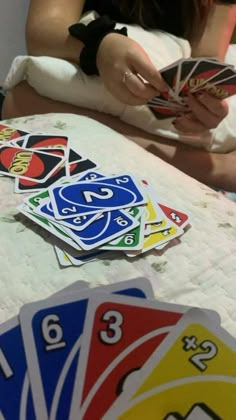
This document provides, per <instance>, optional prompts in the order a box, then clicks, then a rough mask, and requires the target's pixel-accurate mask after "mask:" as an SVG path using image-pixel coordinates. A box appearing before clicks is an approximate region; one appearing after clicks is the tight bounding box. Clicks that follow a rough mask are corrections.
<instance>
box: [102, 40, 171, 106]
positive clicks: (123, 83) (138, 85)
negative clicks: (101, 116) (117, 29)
mask: <svg viewBox="0 0 236 420" xmlns="http://www.w3.org/2000/svg"><path fill="white" fill-rule="evenodd" d="M97 67H98V71H99V74H100V77H101V79H102V81H103V83H104V85H105V86H106V88H107V89H108V90H109V91H110V92H111V93H112V95H113V96H115V97H116V98H117V99H119V100H120V101H121V102H123V103H125V104H129V105H142V104H145V103H147V101H148V100H149V99H151V98H153V97H154V96H156V95H158V94H159V93H160V92H162V91H165V90H167V87H166V85H165V82H164V80H163V79H162V77H161V75H160V73H159V72H158V70H157V69H156V68H155V66H154V65H153V64H152V63H151V61H150V59H149V57H148V56H147V54H146V53H145V51H144V50H143V49H142V47H141V46H140V45H139V44H138V43H137V42H135V41H133V40H132V39H130V38H128V37H126V36H123V35H120V34H116V33H111V34H108V35H106V36H105V38H104V39H103V40H102V42H101V44H100V46H99V48H98V53H97Z"/></svg>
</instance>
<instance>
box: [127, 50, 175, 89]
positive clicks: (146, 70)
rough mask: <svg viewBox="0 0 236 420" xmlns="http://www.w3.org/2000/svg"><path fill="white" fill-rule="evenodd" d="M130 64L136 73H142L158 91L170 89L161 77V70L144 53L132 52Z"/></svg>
mask: <svg viewBox="0 0 236 420" xmlns="http://www.w3.org/2000/svg"><path fill="white" fill-rule="evenodd" d="M129 65H130V67H131V68H132V69H133V70H134V72H135V73H138V74H140V76H141V77H142V78H143V79H145V80H146V81H147V82H148V83H150V85H152V86H153V87H154V88H155V89H156V90H157V91H158V92H164V91H167V90H168V86H167V85H166V83H165V81H164V80H163V78H162V77H161V74H160V72H159V71H158V70H157V69H156V67H155V66H154V65H153V64H152V63H151V61H150V59H149V58H148V56H147V55H145V54H144V53H142V54H137V53H135V54H132V55H131V56H130V57H129Z"/></svg>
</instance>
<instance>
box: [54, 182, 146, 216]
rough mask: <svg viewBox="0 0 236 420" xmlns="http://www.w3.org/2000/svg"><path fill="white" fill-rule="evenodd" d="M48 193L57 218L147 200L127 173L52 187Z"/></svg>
mask: <svg viewBox="0 0 236 420" xmlns="http://www.w3.org/2000/svg"><path fill="white" fill-rule="evenodd" d="M112 180H113V181H112ZM131 186H132V189H131ZM49 194H50V199H51V202H52V206H53V211H54V214H55V217H56V218H58V219H66V218H68V217H71V216H73V215H83V214H92V213H97V212H103V211H109V210H115V209H121V208H126V207H130V206H135V205H140V204H144V203H146V201H147V200H146V198H145V197H144V195H143V193H142V192H141V191H140V187H138V186H137V185H136V183H135V181H134V180H133V179H132V178H131V177H130V176H125V177H122V176H121V177H113V178H103V179H102V180H100V179H99V180H97V181H94V182H86V181H81V182H76V183H72V184H69V185H68V184H67V185H64V186H59V187H58V186H57V187H52V188H51V189H50V190H49Z"/></svg>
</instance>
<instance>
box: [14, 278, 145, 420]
mask: <svg viewBox="0 0 236 420" xmlns="http://www.w3.org/2000/svg"><path fill="white" fill-rule="evenodd" d="M143 283H144V282H143V279H135V280H132V281H128V282H123V283H122V282H121V283H118V284H114V285H109V286H103V287H100V288H99V291H100V289H102V290H103V291H104V292H107V293H121V294H123V293H124V294H126V293H127V294H128V295H129V294H130V295H131V296H139V297H143V298H144V297H146V296H148V297H150V296H152V293H150V283H148V282H145V284H143ZM96 290H97V289H96V288H95V289H93V290H88V291H78V292H77V291H73V293H71V294H70V293H69V294H66V295H64V296H58V297H54V298H53V299H48V300H45V301H39V302H35V303H32V304H28V305H25V306H24V307H23V308H22V310H21V312H20V323H21V329H22V335H23V341H24V347H25V354H26V360H27V366H28V371H29V377H30V383H31V388H32V395H33V402H34V406H35V412H36V417H37V419H40V420H41V419H42V420H45V419H48V418H50V419H57V420H60V419H61V420H62V419H63V420H64V419H68V416H69V410H70V403H71V397H72V391H73V385H74V377H75V369H76V366H77V364H78V359H79V352H80V346H81V340H82V335H83V328H84V321H85V317H86V311H87V304H88V299H89V298H90V297H91V296H92V295H93V294H94V292H96Z"/></svg>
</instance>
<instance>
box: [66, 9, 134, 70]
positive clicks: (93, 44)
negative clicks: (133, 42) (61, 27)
mask: <svg viewBox="0 0 236 420" xmlns="http://www.w3.org/2000/svg"><path fill="white" fill-rule="evenodd" d="M115 25H116V22H115V21H114V20H112V19H110V18H109V17H108V16H101V17H99V18H98V19H95V20H93V21H92V22H90V23H89V24H88V25H87V26H86V25H84V24H83V23H75V24H74V25H72V26H70V27H69V28H68V30H69V33H70V35H71V36H73V37H74V38H77V39H79V40H80V41H82V42H83V44H84V47H83V49H82V51H81V54H80V67H81V69H82V70H83V72H84V73H85V74H88V75H89V76H92V75H99V72H98V68H97V63H96V58H97V52H98V48H99V45H100V43H101V42H102V40H103V38H104V37H105V36H106V35H107V34H109V33H118V34H121V35H124V36H128V34H127V28H126V27H123V28H121V29H115Z"/></svg>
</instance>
